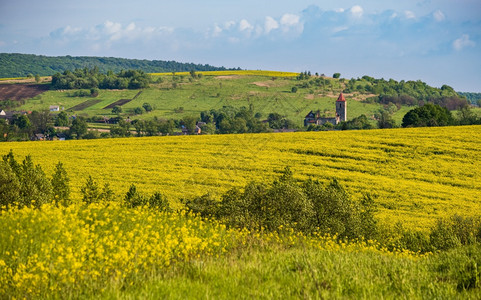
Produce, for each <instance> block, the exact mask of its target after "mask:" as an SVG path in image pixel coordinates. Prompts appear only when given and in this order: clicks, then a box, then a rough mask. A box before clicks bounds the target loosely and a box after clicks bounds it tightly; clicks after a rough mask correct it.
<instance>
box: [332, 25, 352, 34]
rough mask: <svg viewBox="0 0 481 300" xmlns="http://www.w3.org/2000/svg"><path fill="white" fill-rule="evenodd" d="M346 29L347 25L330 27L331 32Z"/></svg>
mask: <svg viewBox="0 0 481 300" xmlns="http://www.w3.org/2000/svg"><path fill="white" fill-rule="evenodd" d="M348 29H349V27H347V26H339V27H334V28H333V29H332V32H333V33H337V32H341V31H345V30H348Z"/></svg>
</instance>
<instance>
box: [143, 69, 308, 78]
mask: <svg viewBox="0 0 481 300" xmlns="http://www.w3.org/2000/svg"><path fill="white" fill-rule="evenodd" d="M197 73H198V74H202V75H206V76H231V75H239V76H267V77H296V76H298V75H299V73H293V72H281V71H261V70H228V71H197ZM150 75H154V76H170V75H172V72H170V73H150ZM175 75H190V72H175Z"/></svg>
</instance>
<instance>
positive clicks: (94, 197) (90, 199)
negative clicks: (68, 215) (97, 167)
mask: <svg viewBox="0 0 481 300" xmlns="http://www.w3.org/2000/svg"><path fill="white" fill-rule="evenodd" d="M80 192H81V194H82V201H83V202H85V203H86V204H91V203H96V202H99V201H100V198H101V197H100V195H101V192H100V189H99V186H98V184H97V182H95V180H94V179H93V178H92V176H89V178H87V182H85V185H84V186H83V187H82V188H80Z"/></svg>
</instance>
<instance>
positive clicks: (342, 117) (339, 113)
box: [336, 93, 347, 122]
mask: <svg viewBox="0 0 481 300" xmlns="http://www.w3.org/2000/svg"><path fill="white" fill-rule="evenodd" d="M336 117H338V118H339V122H345V121H347V108H346V99H345V98H344V95H343V94H342V93H341V94H339V98H337V101H336Z"/></svg>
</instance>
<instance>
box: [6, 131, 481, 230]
mask: <svg viewBox="0 0 481 300" xmlns="http://www.w3.org/2000/svg"><path fill="white" fill-rule="evenodd" d="M480 128H481V127H480V126H460V127H440V128H413V129H394V130H368V131H345V132H338V131H332V132H297V133H286V134H241V135H212V136H172V137H149V138H128V139H107V140H80V141H55V142H21V143H0V152H3V153H4V154H6V153H7V152H8V151H9V150H10V149H12V150H13V152H14V153H15V154H16V155H17V156H20V157H21V156H24V155H27V154H31V155H32V159H33V160H34V161H35V162H38V163H40V164H41V165H42V168H43V169H44V170H45V171H46V172H47V174H52V173H53V168H54V166H55V164H57V163H58V161H61V162H62V163H63V164H64V167H65V169H66V170H67V173H68V175H69V177H70V178H71V183H72V196H73V197H74V198H75V199H79V198H80V194H79V189H80V186H81V185H83V184H84V182H85V180H86V178H87V177H88V175H92V177H93V178H94V179H96V180H98V181H99V182H100V184H102V185H103V183H105V182H109V183H110V185H111V187H112V189H113V190H114V191H116V193H117V194H118V195H120V194H124V193H125V192H127V189H128V186H130V184H135V185H136V186H137V188H138V189H139V190H140V191H142V192H145V193H153V192H156V191H159V192H161V193H162V194H164V195H166V196H167V197H168V199H169V201H170V202H171V204H172V206H173V207H180V204H179V203H178V200H179V199H181V198H190V197H193V196H199V195H202V194H205V193H208V192H210V193H214V194H217V195H219V194H220V193H223V192H225V191H226V190H227V189H229V188H232V187H242V186H245V185H246V183H248V182H250V181H257V182H272V181H273V180H274V179H275V178H277V176H278V175H277V173H278V172H280V171H282V170H283V169H284V168H285V166H290V168H291V170H292V171H293V173H294V176H295V178H297V179H300V180H304V179H307V178H309V177H311V178H313V179H319V180H320V181H323V182H327V181H329V180H331V179H332V178H337V179H338V180H339V182H340V183H341V184H342V185H343V186H345V187H346V189H347V190H348V192H349V193H350V194H353V195H354V196H355V197H354V198H359V196H360V195H361V193H365V192H368V193H371V194H372V195H373V196H374V198H375V202H376V203H377V207H378V213H377V216H378V217H379V218H380V219H381V220H385V221H386V222H389V223H391V224H394V223H395V222H396V221H402V223H404V224H405V225H407V226H409V227H411V228H417V229H424V228H427V227H430V226H431V225H433V224H434V223H435V221H436V218H438V217H445V216H452V215H454V214H456V213H457V214H460V215H464V216H475V215H480V214H481V209H480V207H481V206H480V202H479V201H480V200H479V199H481V168H480V166H481V155H479V153H480V151H481V130H480ZM19 159H20V158H19Z"/></svg>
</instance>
